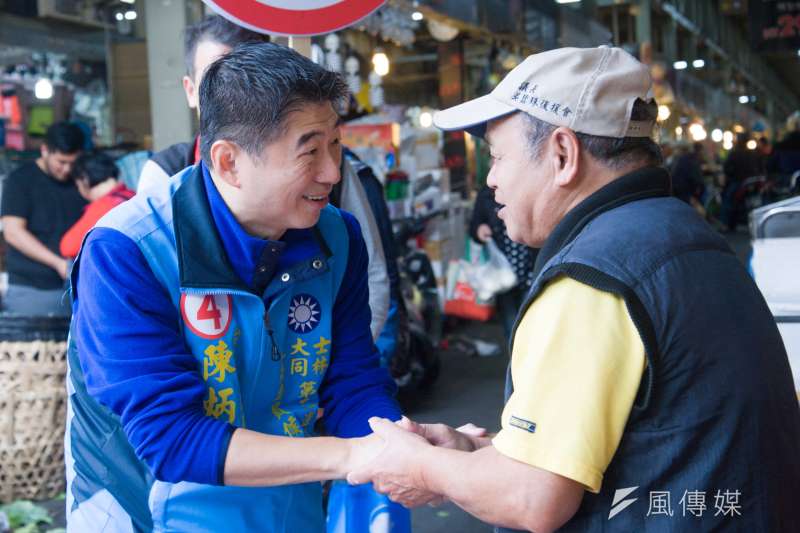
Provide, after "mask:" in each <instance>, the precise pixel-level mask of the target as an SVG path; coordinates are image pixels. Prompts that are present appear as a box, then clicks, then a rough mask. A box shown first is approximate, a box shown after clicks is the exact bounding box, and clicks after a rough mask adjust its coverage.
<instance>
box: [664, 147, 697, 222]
mask: <svg viewBox="0 0 800 533" xmlns="http://www.w3.org/2000/svg"><path fill="white" fill-rule="evenodd" d="M671 174H672V194H673V195H674V196H675V197H676V198H678V199H679V200H683V201H684V202H686V203H687V204H689V205H691V206H692V207H694V208H695V209H696V210H698V211H700V210H701V209H703V205H702V203H701V202H700V199H701V198H702V196H703V188H704V184H703V143H701V142H695V143H693V144H692V146H691V148H690V149H689V150H684V151H683V152H682V153H681V154H679V155H678V156H677V157H676V158H675V162H674V163H673V165H672V167H671Z"/></svg>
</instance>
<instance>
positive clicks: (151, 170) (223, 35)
mask: <svg viewBox="0 0 800 533" xmlns="http://www.w3.org/2000/svg"><path fill="white" fill-rule="evenodd" d="M266 40H267V37H266V36H264V35H262V34H260V33H256V32H254V31H251V30H248V29H246V28H242V27H241V26H237V25H236V24H233V23H232V22H229V21H228V20H226V19H225V18H223V17H220V16H218V15H211V16H208V17H206V18H204V19H202V20H200V21H199V22H197V23H196V24H193V25H191V26H188V27H187V28H186V30H185V32H184V61H185V66H186V74H185V75H184V76H183V90H184V92H185V93H186V102H187V104H188V105H189V107H190V108H191V109H194V110H196V111H197V113H198V116H199V113H200V95H199V87H200V82H201V80H202V78H203V73H204V72H205V70H206V69H207V68H208V66H209V65H210V64H211V63H213V62H214V61H215V60H216V59H217V58H219V57H221V56H223V55H225V54H227V53H229V52H230V51H231V50H232V49H233V48H234V47H236V46H237V45H239V44H242V43H253V42H264V41H266ZM199 160H200V136H199V135H198V136H197V137H195V138H194V140H193V141H190V142H184V143H177V144H174V145H172V146H170V147H168V148H166V149H164V150H162V151H160V152H157V153H156V154H154V155H153V157H152V158H151V159H150V160H149V161H148V162H147V163H145V165H144V167H143V168H142V174H141V176H140V177H139V184H138V185H137V188H136V190H137V191H142V190H145V189H147V188H148V187H149V186H150V185H152V184H154V183H155V184H158V183H162V182H164V181H166V180H167V179H168V177H169V176H173V175H175V174H177V173H178V172H179V171H181V170H183V169H184V168H186V167H189V166H192V165H194V164H196V163H197V162H198V161H199ZM341 174H342V184H341V189H342V195H341V204H337V207H341V208H342V209H345V210H346V211H350V212H351V213H353V215H355V217H356V220H358V223H359V224H360V225H361V231H362V232H363V235H364V241H365V242H366V244H367V253H368V254H369V258H370V261H369V269H368V272H369V307H370V310H371V311H372V322H371V324H370V330H371V331H372V338H373V339H375V340H376V339H378V337H379V335H380V334H381V331H382V330H383V325H384V323H385V322H386V319H387V316H388V314H389V300H390V279H389V272H388V269H387V260H386V256H385V252H384V249H383V244H382V241H381V235H380V231H379V229H378V225H377V222H376V221H375V216H374V214H373V211H372V209H371V208H370V205H369V202H368V196H367V193H366V192H365V191H364V188H363V186H362V183H361V181H360V180H359V179H357V177H356V171H354V170H353V169H352V168H351V165H350V163H349V162H348V161H347V160H346V159H345V158H343V160H342V169H341Z"/></svg>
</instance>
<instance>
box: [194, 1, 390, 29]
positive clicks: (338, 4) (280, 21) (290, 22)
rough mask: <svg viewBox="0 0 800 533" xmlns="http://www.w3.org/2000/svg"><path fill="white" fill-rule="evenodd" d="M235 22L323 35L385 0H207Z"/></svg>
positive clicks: (361, 16)
mask: <svg viewBox="0 0 800 533" xmlns="http://www.w3.org/2000/svg"><path fill="white" fill-rule="evenodd" d="M203 1H204V2H205V3H206V4H208V5H209V6H211V8H212V9H214V10H215V11H216V12H217V13H219V14H220V15H222V16H224V17H225V18H227V19H228V20H230V21H231V22H235V23H236V24H238V25H240V26H243V27H245V28H249V29H251V30H254V31H258V32H261V33H269V34H273V35H319V34H321V33H330V32H332V31H336V30H341V29H342V28H346V27H347V26H350V25H351V24H354V23H355V22H357V21H359V20H361V19H362V18H364V17H366V16H367V15H369V14H370V13H372V12H373V11H375V10H376V9H378V8H379V7H380V6H382V5H383V4H384V3H385V0H203Z"/></svg>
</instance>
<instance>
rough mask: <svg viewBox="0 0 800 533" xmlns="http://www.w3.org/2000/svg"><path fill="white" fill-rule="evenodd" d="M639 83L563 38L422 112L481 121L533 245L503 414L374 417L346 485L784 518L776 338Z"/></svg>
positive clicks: (441, 118)
mask: <svg viewBox="0 0 800 533" xmlns="http://www.w3.org/2000/svg"><path fill="white" fill-rule="evenodd" d="M650 88H651V80H650V75H649V71H648V69H647V67H646V66H645V65H642V64H641V63H639V62H638V61H637V60H636V59H634V58H633V57H632V56H630V55H629V54H627V53H626V52H624V51H623V50H621V49H619V48H608V47H599V48H586V49H579V48H562V49H557V50H550V51H547V52H542V53H540V54H536V55H533V56H530V57H528V58H527V59H526V60H525V61H524V62H523V63H521V64H520V65H519V66H517V67H516V68H515V69H514V70H512V71H511V72H510V73H509V74H508V75H507V76H506V77H505V78H504V79H503V81H501V82H500V83H499V84H498V85H497V87H496V88H495V89H494V90H493V91H492V93H491V94H489V95H486V96H483V97H481V98H478V99H476V100H473V101H470V102H466V103H464V104H461V105H459V106H456V107H454V108H452V109H448V110H446V111H443V112H441V113H439V114H437V115H436V116H435V117H434V121H435V122H436V124H437V125H438V126H439V127H441V128H443V129H466V130H467V131H470V132H472V133H474V134H475V135H480V136H484V135H485V137H486V139H487V141H488V142H489V144H490V147H491V153H492V158H493V165H492V169H491V171H490V173H489V177H488V180H487V183H488V184H489V186H490V187H492V188H493V189H494V193H495V199H496V201H497V202H498V203H499V204H500V205H501V206H502V208H501V209H500V211H499V216H500V218H501V219H502V220H503V221H504V222H505V224H506V227H507V230H508V235H509V236H510V238H511V239H513V240H515V241H517V242H522V243H525V244H527V245H529V246H532V247H535V248H541V251H540V252H539V255H538V257H537V260H536V263H535V265H534V271H533V276H534V278H533V279H534V281H533V284H532V286H531V289H530V291H529V292H528V294H527V296H526V298H525V300H524V303H523V306H522V308H521V309H520V312H519V313H518V316H517V320H516V324H515V326H514V333H513V335H512V337H513V338H512V339H511V351H512V358H511V364H510V367H509V375H508V380H507V387H506V389H507V391H506V405H505V409H504V410H503V413H502V418H501V423H500V425H501V428H502V429H501V430H500V431H499V433H498V434H497V435H496V436H495V437H493V438H489V437H486V436H483V435H480V433H479V432H476V431H475V428H471V430H470V431H469V432H466V431H464V430H462V431H457V430H453V429H451V428H449V427H447V426H444V425H424V424H423V425H418V424H414V423H412V422H409V421H404V422H403V423H402V424H400V425H396V424H393V423H391V422H389V421H385V420H372V421H371V425H372V427H373V429H374V430H375V432H376V433H378V434H379V435H381V436H382V437H383V438H384V439H386V440H387V442H388V444H387V446H386V447H385V448H384V449H383V450H382V452H381V454H380V455H379V456H378V457H377V458H376V459H375V460H373V461H371V462H370V463H369V464H368V465H365V467H363V468H359V469H357V471H355V472H352V473H351V474H349V475H348V480H349V481H351V482H364V481H367V480H373V484H374V485H375V486H376V488H377V489H378V490H379V491H381V492H386V493H389V494H390V495H393V498H394V499H395V500H396V501H401V502H404V503H406V504H408V505H414V504H418V503H421V502H425V501H429V500H431V498H434V497H436V496H437V495H439V496H444V497H446V498H448V499H450V500H452V501H453V502H455V503H456V504H457V505H459V506H461V507H462V508H464V509H466V510H467V511H469V512H470V513H472V514H474V515H476V516H477V517H479V518H481V519H483V520H485V521H487V522H490V523H494V524H498V525H499V526H502V527H503V528H513V529H524V530H532V531H536V532H537V533H542V532H547V531H553V530H556V529H558V530H559V531H570V532H573V531H574V532H587V531H588V532H594V531H598V532H599V531H604V532H616V531H619V532H623V531H624V532H629V531H637V532H638V531H642V532H661V531H758V532H765V533H766V532H777V531H781V532H784V531H786V532H788V531H800V514H798V513H797V509H796V507H797V498H798V494H800V454H798V449H800V408H798V402H797V398H796V397H795V391H794V387H793V385H792V374H791V371H790V369H789V363H788V358H787V356H786V351H785V349H784V347H783V343H782V342H781V337H780V334H779V332H778V329H777V327H776V325H775V321H774V319H773V318H772V315H771V313H770V311H769V309H768V308H767V305H766V303H765V301H764V299H763V297H762V296H761V294H760V293H759V292H758V289H757V288H756V286H755V284H754V283H753V280H752V279H751V278H750V277H749V276H748V275H747V272H746V270H745V268H744V266H743V265H742V263H741V262H740V261H739V260H738V259H737V257H736V256H735V254H734V253H733V252H732V251H731V249H730V248H729V247H728V245H727V244H726V242H725V241H724V240H723V239H722V238H721V237H720V236H719V235H718V234H717V233H716V232H715V231H714V230H713V229H712V228H711V227H709V226H708V224H706V223H705V221H704V220H702V219H701V218H700V217H699V216H697V214H696V213H695V212H694V210H693V209H692V208H691V207H690V206H688V205H686V204H685V203H683V202H681V201H680V200H678V199H676V198H673V197H670V179H669V175H668V174H667V172H666V171H665V170H664V169H663V168H662V167H661V166H660V164H661V152H660V150H659V148H658V146H657V145H656V144H655V143H654V142H653V141H652V139H651V137H650V134H651V132H652V131H653V128H654V126H655V117H656V114H657V113H656V104H655V102H654V101H653V100H652V95H651V90H650ZM400 426H402V427H400ZM406 430H409V431H406ZM415 433H416V434H415ZM433 445H438V446H433ZM501 529H502V528H501ZM504 531H507V529H505V530H504Z"/></svg>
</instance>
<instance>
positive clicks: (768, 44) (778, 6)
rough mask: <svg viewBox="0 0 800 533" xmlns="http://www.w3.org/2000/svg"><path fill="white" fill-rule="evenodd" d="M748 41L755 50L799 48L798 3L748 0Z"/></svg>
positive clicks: (799, 7)
mask: <svg viewBox="0 0 800 533" xmlns="http://www.w3.org/2000/svg"><path fill="white" fill-rule="evenodd" d="M748 6H749V14H750V39H751V41H752V44H753V49H755V50H758V51H787V50H789V51H792V52H794V51H795V50H797V48H798V47H800V1H798V0H795V1H788V0H750V2H749V3H748Z"/></svg>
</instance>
